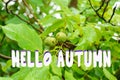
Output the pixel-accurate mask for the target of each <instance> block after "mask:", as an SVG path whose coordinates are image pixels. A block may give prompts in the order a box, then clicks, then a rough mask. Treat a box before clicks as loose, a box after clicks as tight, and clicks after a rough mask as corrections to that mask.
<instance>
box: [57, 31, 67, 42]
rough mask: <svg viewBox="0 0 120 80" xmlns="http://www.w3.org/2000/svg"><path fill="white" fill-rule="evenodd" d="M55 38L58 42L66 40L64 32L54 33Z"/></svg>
mask: <svg viewBox="0 0 120 80" xmlns="http://www.w3.org/2000/svg"><path fill="white" fill-rule="evenodd" d="M56 39H57V40H58V41H59V42H65V41H66V40H67V35H66V34H65V33H64V32H58V33H57V34H56Z"/></svg>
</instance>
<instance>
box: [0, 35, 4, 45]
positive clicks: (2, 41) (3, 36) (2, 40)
mask: <svg viewBox="0 0 120 80" xmlns="http://www.w3.org/2000/svg"><path fill="white" fill-rule="evenodd" d="M4 39H5V34H4V35H3V37H2V40H1V41H0V43H1V44H2V43H3V41H4Z"/></svg>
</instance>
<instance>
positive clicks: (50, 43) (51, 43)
mask: <svg viewBox="0 0 120 80" xmlns="http://www.w3.org/2000/svg"><path fill="white" fill-rule="evenodd" d="M45 44H46V45H47V46H50V47H54V46H55V45H56V44H57V40H56V39H55V38H54V37H47V38H46V39H45Z"/></svg>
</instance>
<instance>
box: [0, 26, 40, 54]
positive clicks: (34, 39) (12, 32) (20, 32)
mask: <svg viewBox="0 0 120 80" xmlns="http://www.w3.org/2000/svg"><path fill="white" fill-rule="evenodd" d="M2 29H3V31H4V33H5V34H6V36H7V37H8V38H10V39H12V40H15V41H17V42H18V45H19V46H20V47H21V48H23V49H25V50H31V51H35V50H39V51H41V52H42V40H41V38H40V37H39V36H38V34H37V33H36V32H35V31H34V30H33V29H31V28H29V26H27V25H26V24H8V25H6V26H3V27H2Z"/></svg>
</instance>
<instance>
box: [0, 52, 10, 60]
mask: <svg viewBox="0 0 120 80" xmlns="http://www.w3.org/2000/svg"><path fill="white" fill-rule="evenodd" d="M0 58H2V59H6V60H9V59H11V57H9V56H6V55H3V54H1V53H0Z"/></svg>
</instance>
